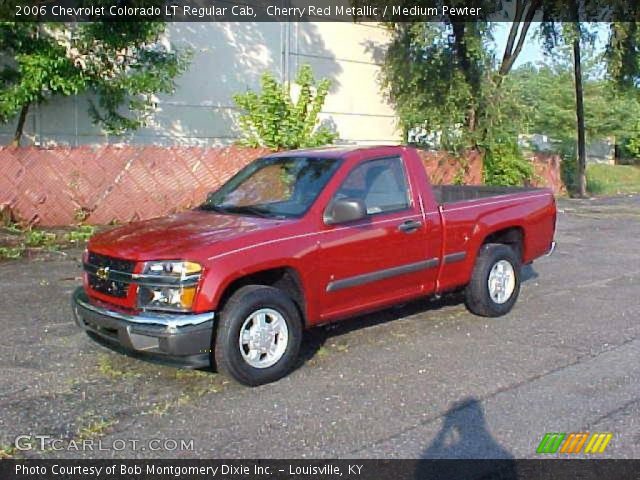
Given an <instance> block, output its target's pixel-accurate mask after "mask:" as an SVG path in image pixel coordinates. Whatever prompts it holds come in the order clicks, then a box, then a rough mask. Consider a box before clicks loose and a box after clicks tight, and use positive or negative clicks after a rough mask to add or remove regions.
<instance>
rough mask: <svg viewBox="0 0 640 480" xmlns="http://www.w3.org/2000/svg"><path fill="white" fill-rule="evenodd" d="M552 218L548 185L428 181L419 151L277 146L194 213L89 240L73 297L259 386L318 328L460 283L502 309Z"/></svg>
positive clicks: (180, 356)
mask: <svg viewBox="0 0 640 480" xmlns="http://www.w3.org/2000/svg"><path fill="white" fill-rule="evenodd" d="M555 221H556V206H555V200H554V197H553V195H552V193H551V191H549V190H546V189H535V188H521V187H511V188H505V187H482V186H479V187H475V186H432V185H430V184H429V180H428V178H427V174H426V172H425V169H424V167H423V164H422V162H421V160H420V158H419V156H418V154H417V152H416V151H415V150H414V149H412V148H409V147H400V146H393V147H392V146H389V147H387V146H384V147H333V148H322V149H313V150H298V151H288V152H281V153H275V154H272V155H268V156H266V157H264V158H260V159H258V160H256V161H254V162H253V163H251V164H250V165H248V166H247V167H245V168H244V169H242V170H241V171H240V172H239V173H237V174H236V175H235V176H234V177H233V178H231V179H230V180H229V181H228V182H227V183H226V184H224V185H223V186H222V187H221V188H220V189H219V190H218V191H216V192H214V193H212V194H211V195H210V196H209V197H208V198H207V200H206V201H205V202H204V203H203V204H202V205H201V206H200V207H199V208H197V209H195V210H192V211H187V212H184V213H179V214H175V215H171V216H169V217H165V218H158V219H152V220H147V221H142V222H137V223H132V224H129V225H126V226H122V227H119V228H115V229H113V230H110V231H107V232H104V233H100V234H98V235H95V236H94V237H93V238H91V240H90V241H89V244H88V246H87V250H86V252H85V254H84V257H83V266H84V277H83V284H84V285H83V287H81V288H78V289H77V290H76V291H75V293H74V295H73V309H74V312H75V316H76V321H77V323H78V324H79V325H80V326H81V327H83V328H84V329H86V330H87V331H89V332H92V333H93V334H95V335H98V336H99V337H101V338H103V339H106V340H109V341H112V342H115V343H118V344H120V345H121V346H122V347H124V348H125V349H127V350H131V351H137V352H146V353H150V354H155V355H161V356H163V357H164V358H165V359H166V360H170V361H177V362H179V363H181V364H183V365H186V366H191V367H205V366H209V365H210V364H211V362H212V361H215V364H216V365H217V368H218V369H219V370H220V371H222V372H224V373H225V374H227V375H229V376H231V377H233V378H235V379H236V380H238V381H239V382H241V383H244V384H248V385H258V384H262V383H266V382H271V381H274V380H276V379H278V378H280V377H282V376H283V375H286V374H287V373H288V372H289V371H290V370H291V369H292V368H293V365H294V363H295V361H296V357H297V354H298V351H299V348H300V342H301V339H302V332H303V330H304V329H306V328H309V327H312V326H316V325H320V324H325V323H329V322H334V321H337V320H341V319H345V318H348V317H351V316H354V315H356V314H361V313H363V312H368V311H372V310H376V309H380V308H383V307H385V306H389V305H392V304H394V303H399V302H404V301H406V300H409V299H412V298H416V297H421V296H428V295H435V294H440V293H443V292H448V291H453V290H458V289H464V293H465V303H466V305H467V307H468V309H469V310H470V311H471V312H473V313H475V314H478V315H483V316H489V317H496V316H500V315H504V314H506V313H507V312H509V311H510V310H511V308H512V307H513V305H514V303H515V301H516V299H517V297H518V293H519V290H520V269H521V265H523V264H527V263H530V262H532V261H533V260H534V259H535V258H537V257H539V256H541V255H544V254H546V253H548V252H550V251H551V250H552V249H553V245H554V242H553V235H554V231H555Z"/></svg>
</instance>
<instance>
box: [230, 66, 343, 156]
mask: <svg viewBox="0 0 640 480" xmlns="http://www.w3.org/2000/svg"><path fill="white" fill-rule="evenodd" d="M295 83H296V84H297V87H298V88H299V93H298V98H297V100H295V101H294V100H293V99H292V97H291V85H289V84H280V83H278V82H277V81H276V79H275V78H274V77H273V75H271V74H270V73H268V72H267V73H265V74H264V75H263V76H262V79H261V82H260V84H261V91H260V93H255V92H252V91H248V92H246V93H242V94H237V95H235V96H234V97H233V99H234V101H235V103H236V105H237V106H238V108H239V110H240V115H239V117H238V126H239V128H240V131H241V133H242V136H243V138H242V140H241V143H243V144H245V145H249V146H252V147H257V146H263V147H269V148H273V149H275V150H278V149H293V148H304V147H317V146H321V145H326V144H331V143H333V142H334V141H335V139H336V138H338V133H337V132H334V131H332V130H330V129H329V128H328V127H326V126H324V125H321V124H319V118H318V116H319V114H320V110H321V109H322V106H323V105H324V101H325V98H326V97H327V94H328V93H329V89H330V88H331V82H330V81H329V80H328V79H322V80H319V81H318V82H316V81H315V79H314V77H313V72H312V70H311V67H310V66H309V65H303V66H302V67H300V69H299V70H298V73H297V75H296V79H295Z"/></svg>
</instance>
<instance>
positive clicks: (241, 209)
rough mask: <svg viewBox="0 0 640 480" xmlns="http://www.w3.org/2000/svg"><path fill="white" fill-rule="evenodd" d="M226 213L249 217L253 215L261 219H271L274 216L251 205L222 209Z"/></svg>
mask: <svg viewBox="0 0 640 480" xmlns="http://www.w3.org/2000/svg"><path fill="white" fill-rule="evenodd" d="M223 208H224V209H225V210H226V211H227V212H230V213H240V214H242V213H248V214H250V215H255V216H257V217H262V218H272V217H273V216H274V214H273V212H269V211H267V210H264V209H262V208H260V207H254V206H253V205H242V206H237V207H223Z"/></svg>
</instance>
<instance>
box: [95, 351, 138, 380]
mask: <svg viewBox="0 0 640 480" xmlns="http://www.w3.org/2000/svg"><path fill="white" fill-rule="evenodd" d="M126 365H127V364H123V362H122V360H121V359H116V358H115V357H114V356H113V355H109V354H108V353H102V354H100V356H99V357H98V370H99V371H100V373H101V374H102V375H104V376H106V377H109V378H116V379H117V378H131V377H140V376H142V373H141V372H136V371H134V370H132V369H127V368H126Z"/></svg>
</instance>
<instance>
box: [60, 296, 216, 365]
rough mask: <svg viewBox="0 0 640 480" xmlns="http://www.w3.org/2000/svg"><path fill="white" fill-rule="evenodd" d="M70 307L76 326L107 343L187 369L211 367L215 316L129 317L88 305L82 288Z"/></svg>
mask: <svg viewBox="0 0 640 480" xmlns="http://www.w3.org/2000/svg"><path fill="white" fill-rule="evenodd" d="M71 304H72V309H73V313H74V316H75V320H76V323H77V324H78V326H80V327H81V328H83V329H84V330H86V331H88V332H91V333H93V334H95V335H97V336H98V337H100V338H101V339H103V340H106V341H107V342H110V343H115V344H117V345H120V346H121V347H123V348H124V349H126V350H129V351H132V352H137V353H144V354H151V355H156V356H162V357H164V359H165V360H168V361H170V362H172V363H180V364H183V365H185V366H188V367H193V368H199V367H206V366H208V365H209V364H210V352H211V341H212V336H213V319H214V316H215V314H214V312H207V313H200V314H179V313H176V314H167V313H151V312H141V313H139V314H135V315H134V314H128V313H123V312H118V311H114V310H109V309H107V308H104V307H100V306H97V305H93V304H91V303H90V302H89V297H88V296H87V294H86V292H85V291H84V289H83V288H82V287H79V288H77V289H76V290H75V291H74V292H73V297H72V302H71Z"/></svg>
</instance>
